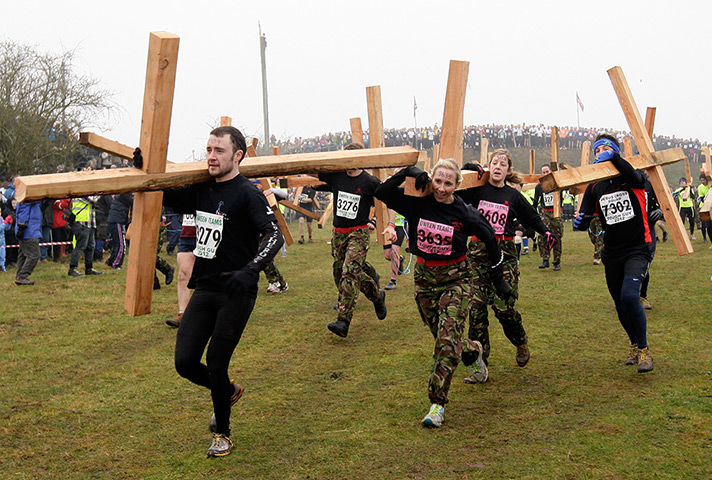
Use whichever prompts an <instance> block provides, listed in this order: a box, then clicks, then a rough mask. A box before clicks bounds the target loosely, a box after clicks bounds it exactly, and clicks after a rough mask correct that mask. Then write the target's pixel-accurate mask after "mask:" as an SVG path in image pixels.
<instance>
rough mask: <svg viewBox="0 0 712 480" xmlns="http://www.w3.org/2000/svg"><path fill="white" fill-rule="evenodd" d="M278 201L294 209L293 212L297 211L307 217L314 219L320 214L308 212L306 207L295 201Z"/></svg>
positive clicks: (318, 217) (317, 218)
mask: <svg viewBox="0 0 712 480" xmlns="http://www.w3.org/2000/svg"><path fill="white" fill-rule="evenodd" d="M279 203H281V204H282V205H284V206H285V207H287V208H290V209H292V210H294V211H295V212H299V213H301V214H302V215H306V216H307V217H309V218H313V219H314V220H319V219H320V218H321V216H320V215H319V214H318V213H316V212H310V211H309V210H307V209H306V208H302V207H300V206H299V205H297V204H296V203H292V202H290V201H288V200H280V201H279Z"/></svg>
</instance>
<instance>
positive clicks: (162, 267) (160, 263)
mask: <svg viewBox="0 0 712 480" xmlns="http://www.w3.org/2000/svg"><path fill="white" fill-rule="evenodd" d="M165 238H166V226H165V225H163V223H161V228H160V229H159V231H158V245H157V247H156V270H158V271H159V272H161V273H162V274H164V275H165V274H166V273H168V272H169V271H170V269H171V266H170V264H169V263H168V262H167V261H166V260H165V259H163V258H161V250H162V249H163V241H164V239H165Z"/></svg>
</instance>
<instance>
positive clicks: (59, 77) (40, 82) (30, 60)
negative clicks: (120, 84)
mask: <svg viewBox="0 0 712 480" xmlns="http://www.w3.org/2000/svg"><path fill="white" fill-rule="evenodd" d="M74 57H75V51H73V50H72V51H65V52H62V53H60V54H52V53H43V52H39V51H38V50H37V49H36V48H35V47H32V46H27V45H20V44H18V43H15V42H12V41H9V40H4V41H0V177H6V176H8V175H11V174H25V175H28V174H36V173H52V172H56V171H57V170H58V169H60V170H61V169H66V170H73V169H74V168H75V167H76V166H77V165H76V164H77V163H81V162H82V161H83V154H82V152H83V148H82V147H81V145H79V143H78V138H79V131H80V130H81V129H85V128H87V127H89V126H92V125H94V124H96V121H97V120H99V119H100V118H101V117H105V118H108V117H107V116H108V115H109V114H110V113H111V112H112V110H113V109H114V108H115V106H114V105H113V104H112V103H111V96H112V93H111V92H109V91H107V90H106V89H103V88H101V87H100V83H99V81H98V80H97V79H95V78H93V77H91V76H88V75H85V74H80V73H77V72H76V71H75V69H74V67H73V60H74Z"/></svg>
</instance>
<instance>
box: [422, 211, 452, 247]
mask: <svg viewBox="0 0 712 480" xmlns="http://www.w3.org/2000/svg"><path fill="white" fill-rule="evenodd" d="M454 231H455V228H454V227H453V226H452V225H443V224H442V223H437V222H430V221H428V220H424V219H422V218H421V219H420V221H419V222H418V250H420V251H421V252H423V253H429V254H431V255H450V254H451V253H452V235H453V232H454Z"/></svg>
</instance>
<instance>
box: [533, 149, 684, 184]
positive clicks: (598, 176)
mask: <svg viewBox="0 0 712 480" xmlns="http://www.w3.org/2000/svg"><path fill="white" fill-rule="evenodd" d="M684 158H685V153H684V152H683V151H682V148H679V147H678V148H671V149H669V150H661V151H659V152H652V153H650V154H646V155H636V156H634V157H631V158H626V160H627V161H628V162H629V163H630V164H631V165H632V166H633V168H639V169H650V168H653V167H654V166H662V165H669V164H671V163H675V162H679V161H681V160H683V159H684ZM618 175H620V172H619V171H618V169H617V168H616V167H614V166H613V164H612V163H611V162H602V163H594V164H592V165H584V166H581V167H578V168H567V169H565V170H559V171H558V172H551V173H550V174H548V175H544V176H543V177H541V178H540V179H539V183H541V188H542V190H544V192H546V193H549V192H553V191H555V190H564V189H566V188H570V187H576V186H580V185H586V184H589V183H592V182H598V181H601V180H607V179H609V178H613V177H617V176H618Z"/></svg>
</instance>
